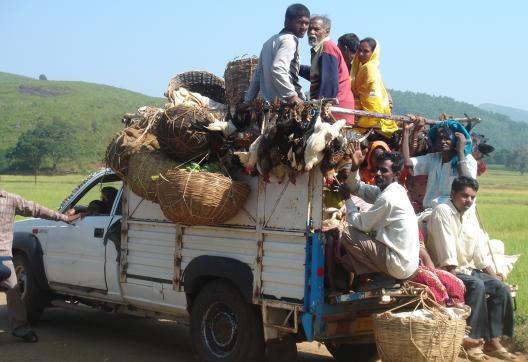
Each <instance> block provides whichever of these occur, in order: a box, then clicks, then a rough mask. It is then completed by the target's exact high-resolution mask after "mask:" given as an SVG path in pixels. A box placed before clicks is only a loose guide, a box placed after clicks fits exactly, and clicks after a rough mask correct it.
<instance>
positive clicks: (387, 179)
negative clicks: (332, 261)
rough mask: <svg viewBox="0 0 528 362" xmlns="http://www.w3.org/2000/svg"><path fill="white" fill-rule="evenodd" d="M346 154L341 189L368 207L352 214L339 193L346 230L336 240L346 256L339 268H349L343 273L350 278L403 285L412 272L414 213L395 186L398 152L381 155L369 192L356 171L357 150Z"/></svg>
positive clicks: (359, 160) (414, 262) (416, 245)
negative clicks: (375, 276) (348, 162)
mask: <svg viewBox="0 0 528 362" xmlns="http://www.w3.org/2000/svg"><path fill="white" fill-rule="evenodd" d="M352 151H353V153H352V157H351V158H352V168H351V173H350V176H349V177H348V178H347V180H346V186H347V187H346V189H347V190H348V192H349V193H351V194H354V195H356V196H359V197H360V198H362V199H363V200H365V201H366V202H369V203H372V204H373V205H372V207H371V208H370V209H369V210H368V211H362V212H360V211H358V209H357V208H356V206H355V205H354V203H353V202H352V200H351V199H350V197H349V195H350V194H348V195H346V191H347V190H345V198H346V201H345V203H346V209H347V215H346V218H347V222H348V227H347V228H346V229H345V231H344V232H343V236H342V238H341V243H342V244H343V246H344V247H345V250H346V251H347V254H346V255H345V256H344V257H343V258H342V260H344V262H343V265H350V266H351V269H352V270H349V271H351V272H353V273H355V275H356V276H361V275H362V274H370V273H378V272H381V273H384V274H387V275H389V276H391V277H393V278H395V279H408V278H410V277H412V276H413V275H414V274H415V273H416V271H417V269H418V259H419V245H420V243H419V240H418V225H417V224H416V216H415V214H414V209H413V207H412V205H411V202H410V201H409V198H408V197H407V192H406V191H405V188H404V187H403V186H401V185H400V184H399V183H398V179H399V177H400V173H401V171H402V169H403V158H402V156H401V155H400V154H399V153H398V152H384V153H383V154H381V155H380V156H379V157H378V159H377V163H376V165H377V168H376V176H375V180H376V186H374V185H367V184H365V183H364V182H361V181H360V179H359V174H358V169H359V166H360V165H361V163H362V162H363V158H364V156H363V154H362V152H361V150H360V147H359V144H352ZM345 259H346V260H345Z"/></svg>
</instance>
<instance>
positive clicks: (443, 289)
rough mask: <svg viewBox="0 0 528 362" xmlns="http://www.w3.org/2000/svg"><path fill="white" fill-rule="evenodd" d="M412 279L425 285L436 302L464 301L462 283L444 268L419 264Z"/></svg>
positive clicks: (449, 303) (450, 303) (451, 302)
mask: <svg viewBox="0 0 528 362" xmlns="http://www.w3.org/2000/svg"><path fill="white" fill-rule="evenodd" d="M412 281H413V282H416V283H420V284H424V285H427V286H428V287H429V289H430V290H431V292H432V293H433V296H434V298H435V300H436V302H437V303H440V304H447V305H452V304H453V303H464V283H462V281H461V280H460V279H458V278H457V277H456V276H455V275H453V274H451V273H449V272H447V271H445V270H441V269H433V268H429V267H426V266H425V265H420V266H419V267H418V272H417V274H416V276H415V277H414V278H413V280H412Z"/></svg>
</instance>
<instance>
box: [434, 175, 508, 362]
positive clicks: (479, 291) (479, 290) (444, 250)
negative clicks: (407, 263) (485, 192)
mask: <svg viewBox="0 0 528 362" xmlns="http://www.w3.org/2000/svg"><path fill="white" fill-rule="evenodd" d="M478 188H479V184H478V182H477V180H475V179H474V178H472V177H467V176H458V177H457V178H455V179H454V180H453V183H452V186H451V199H450V200H448V201H447V202H445V203H443V204H440V205H438V206H437V207H435V208H434V209H433V212H432V214H431V216H430V218H429V222H428V224H427V231H428V235H429V239H428V242H427V245H426V246H427V248H428V249H429V250H430V251H431V257H432V259H433V261H434V263H435V265H436V266H437V267H439V268H443V269H445V270H447V271H449V272H451V273H452V274H454V275H456V276H457V277H458V278H459V279H461V280H462V282H464V285H465V286H466V293H465V300H466V304H467V305H469V306H470V307H471V315H470V316H469V318H468V319H467V323H468V325H469V326H471V330H470V332H469V335H468V336H467V337H466V338H465V340H464V344H465V345H467V346H470V348H469V350H468V354H469V356H470V359H472V360H484V359H487V358H486V356H484V353H486V354H488V355H490V356H493V357H496V358H499V359H503V360H507V361H515V360H516V357H515V356H514V355H512V354H511V353H509V352H508V351H506V349H505V348H504V347H503V346H502V345H501V343H500V339H501V337H502V336H503V335H506V336H509V337H512V335H513V302H512V298H511V295H510V292H509V290H508V287H507V286H506V284H504V283H503V282H502V281H501V279H502V278H501V276H500V275H497V274H496V273H495V271H494V270H493V268H492V267H491V263H490V260H488V258H487V253H486V251H485V244H484V240H483V239H482V238H481V237H480V235H482V234H481V232H480V226H479V224H478V220H477V219H476V218H475V217H473V215H472V214H471V213H470V212H468V210H470V209H471V207H472V206H473V203H474V202H475V197H476V195H477V191H478ZM484 341H485V345H484V352H483V351H482V347H481V346H480V344H481V343H483V342H484Z"/></svg>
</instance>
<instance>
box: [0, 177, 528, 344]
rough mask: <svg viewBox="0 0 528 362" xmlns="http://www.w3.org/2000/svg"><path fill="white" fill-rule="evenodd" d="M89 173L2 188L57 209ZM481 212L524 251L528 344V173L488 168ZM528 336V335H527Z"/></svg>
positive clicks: (494, 233)
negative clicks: (523, 174)
mask: <svg viewBox="0 0 528 362" xmlns="http://www.w3.org/2000/svg"><path fill="white" fill-rule="evenodd" d="M84 177H85V175H67V176H39V177H38V178H37V183H36V184H35V183H34V179H33V177H32V176H14V175H0V188H2V189H5V190H7V191H9V192H14V193H17V194H19V195H22V196H23V197H25V198H28V199H31V200H34V201H37V202H39V203H41V204H42V205H44V206H47V207H49V208H52V209H56V208H57V207H58V206H59V204H60V203H61V201H62V200H63V199H64V198H65V197H67V196H68V195H69V194H70V192H71V191H72V190H73V189H74V188H75V187H76V186H77V185H78V184H79V183H80V181H81V180H82V179H84ZM478 180H479V182H480V190H479V193H478V201H477V204H478V212H479V215H480V218H481V221H482V224H483V227H484V230H486V231H487V232H488V234H489V235H490V237H491V238H492V239H500V240H503V241H504V243H505V246H506V253H507V254H521V257H520V259H519V261H518V262H517V264H516V265H515V267H514V269H513V271H512V273H511V274H510V275H509V276H508V282H509V283H510V284H517V285H518V286H519V293H518V296H517V312H516V314H517V326H518V329H517V332H520V333H517V332H516V334H517V337H518V338H521V339H525V338H526V340H522V341H519V342H520V344H522V345H524V346H526V347H528V330H526V329H528V328H527V324H528V175H527V176H520V175H519V173H516V172H512V171H505V170H501V169H493V168H488V171H487V172H486V173H485V174H484V175H483V176H481V177H479V179H478ZM525 335H526V336H525Z"/></svg>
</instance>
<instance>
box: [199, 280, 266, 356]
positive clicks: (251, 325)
mask: <svg viewBox="0 0 528 362" xmlns="http://www.w3.org/2000/svg"><path fill="white" fill-rule="evenodd" d="M191 338H192V341H193V348H194V352H195V354H196V356H197V357H198V360H199V361H204V362H212V361H223V362H235V361H247V362H251V361H262V360H263V358H264V357H263V356H264V338H263V329H262V319H261V318H260V313H259V312H258V311H257V310H256V309H255V308H254V307H253V306H252V305H250V304H248V303H246V301H245V300H244V298H243V297H242V295H241V294H240V292H239V291H238V290H237V289H236V288H235V287H234V286H233V285H232V284H230V283H228V282H226V281H223V280H215V281H212V282H210V283H208V284H206V285H205V286H204V287H203V288H202V289H201V290H200V292H199V294H198V296H197V297H196V299H195V301H194V303H193V304H192V310H191Z"/></svg>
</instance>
